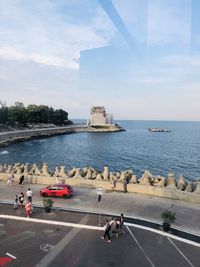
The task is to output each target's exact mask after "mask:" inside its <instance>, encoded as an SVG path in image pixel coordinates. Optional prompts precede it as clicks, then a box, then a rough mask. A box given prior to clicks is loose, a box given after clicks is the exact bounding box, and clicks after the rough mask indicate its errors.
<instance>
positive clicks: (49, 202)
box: [42, 198, 54, 208]
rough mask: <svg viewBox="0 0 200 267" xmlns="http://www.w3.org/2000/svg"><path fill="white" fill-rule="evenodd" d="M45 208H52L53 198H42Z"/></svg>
mask: <svg viewBox="0 0 200 267" xmlns="http://www.w3.org/2000/svg"><path fill="white" fill-rule="evenodd" d="M42 202H43V205H44V207H45V208H52V207H53V203H54V201H53V200H52V199H51V198H43V200H42Z"/></svg>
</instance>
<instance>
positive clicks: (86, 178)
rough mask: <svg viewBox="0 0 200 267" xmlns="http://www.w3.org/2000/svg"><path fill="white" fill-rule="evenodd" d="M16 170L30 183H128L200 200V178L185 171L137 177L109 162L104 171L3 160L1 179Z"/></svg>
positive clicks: (118, 187)
mask: <svg viewBox="0 0 200 267" xmlns="http://www.w3.org/2000/svg"><path fill="white" fill-rule="evenodd" d="M10 174H13V175H14V179H15V181H17V182H18V181H19V178H20V177H21V175H24V177H25V182H27V183H29V184H55V183H67V184H70V185H72V186H79V187H88V188H98V187H102V188H103V189H104V190H114V191H124V185H126V187H127V190H128V192H130V193H140V194H147V195H152V196H158V197H164V198H170V199H175V200H183V201H188V202H193V203H200V181H199V180H197V181H195V182H190V181H187V180H186V179H185V178H184V177H183V176H182V175H180V177H179V178H178V179H176V178H175V176H174V174H173V173H169V174H168V176H167V177H166V178H165V177H163V176H161V175H153V174H151V173H150V172H149V171H148V170H146V171H145V172H144V173H143V175H142V177H140V178H138V177H136V176H135V175H134V173H133V171H132V170H124V171H117V172H113V171H110V170H109V168H108V167H107V166H105V167H104V169H103V171H97V170H95V169H94V168H92V167H85V168H73V169H71V170H65V166H59V167H56V168H55V170H54V171H50V170H49V168H48V164H47V163H43V165H42V168H41V169H40V168H39V166H38V165H37V164H33V165H30V164H28V163H25V164H21V163H15V164H14V165H13V166H12V165H7V164H0V179H1V180H4V181H6V180H7V178H8V175H10Z"/></svg>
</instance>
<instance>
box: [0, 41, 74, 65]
mask: <svg viewBox="0 0 200 267" xmlns="http://www.w3.org/2000/svg"><path fill="white" fill-rule="evenodd" d="M0 59H4V60H15V61H33V62H35V63H38V64H44V65H50V66H55V67H67V68H72V69H78V64H77V63H76V62H73V60H71V61H68V62H67V61H65V60H63V59H61V58H59V57H56V56H51V55H49V56H43V55H41V54H37V53H27V52H22V51H20V50H18V49H16V48H13V47H10V46H7V47H0Z"/></svg>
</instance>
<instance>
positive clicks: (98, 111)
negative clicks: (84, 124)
mask: <svg viewBox="0 0 200 267" xmlns="http://www.w3.org/2000/svg"><path fill="white" fill-rule="evenodd" d="M90 113H91V116H90V120H89V125H90V126H103V125H112V124H113V115H112V114H106V110H105V108H104V107H100V106H93V107H92V108H91V112H90Z"/></svg>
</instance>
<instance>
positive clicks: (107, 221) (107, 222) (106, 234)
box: [101, 220, 111, 243]
mask: <svg viewBox="0 0 200 267" xmlns="http://www.w3.org/2000/svg"><path fill="white" fill-rule="evenodd" d="M104 229H105V231H104V235H103V236H101V238H102V239H105V237H106V236H107V237H108V241H107V242H109V243H110V242H111V239H110V234H109V232H110V223H109V220H106V224H105V226H104Z"/></svg>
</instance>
